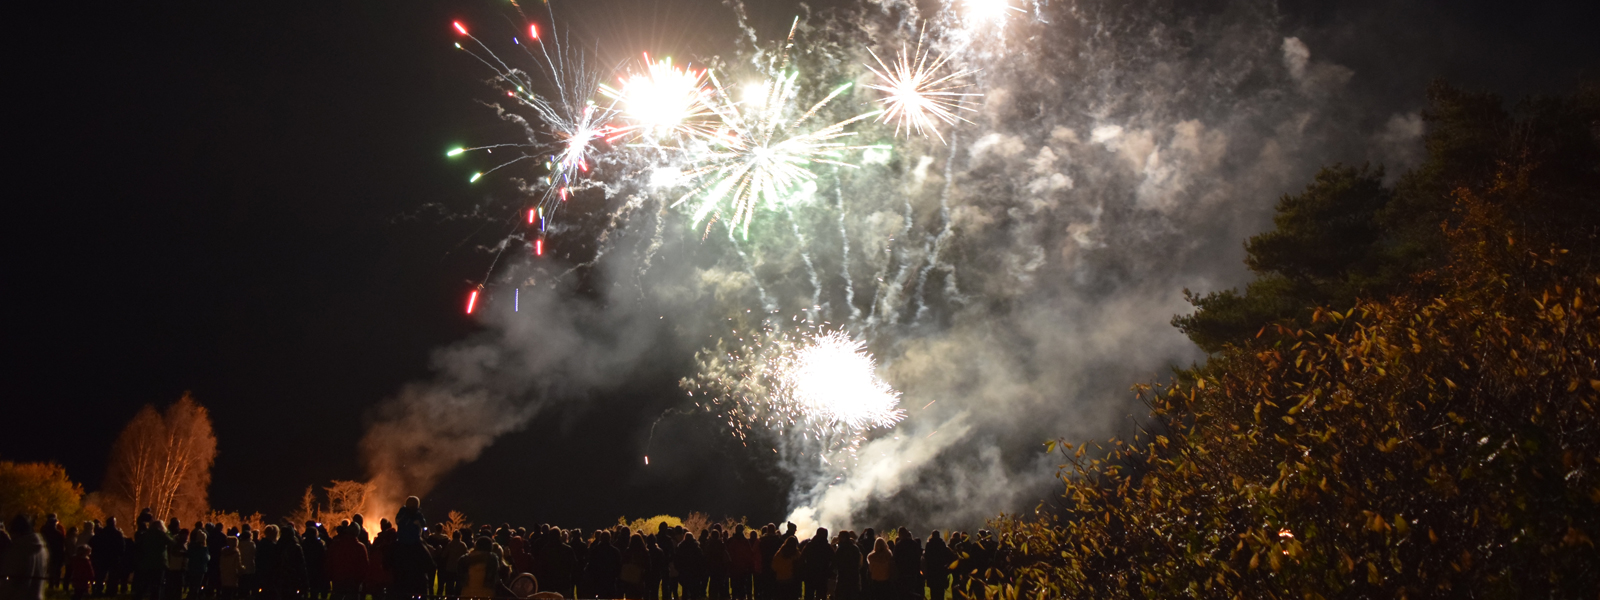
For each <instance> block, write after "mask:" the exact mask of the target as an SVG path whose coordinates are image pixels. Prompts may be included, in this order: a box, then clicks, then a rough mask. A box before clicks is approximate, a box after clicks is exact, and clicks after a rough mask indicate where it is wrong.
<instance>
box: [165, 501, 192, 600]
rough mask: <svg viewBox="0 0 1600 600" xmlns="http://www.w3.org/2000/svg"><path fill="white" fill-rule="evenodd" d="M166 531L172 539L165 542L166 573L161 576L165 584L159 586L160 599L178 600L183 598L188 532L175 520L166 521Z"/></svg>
mask: <svg viewBox="0 0 1600 600" xmlns="http://www.w3.org/2000/svg"><path fill="white" fill-rule="evenodd" d="M167 531H170V532H172V537H171V538H168V540H169V541H168V542H167V572H166V574H165V575H163V576H162V580H163V581H164V582H165V584H164V585H162V586H161V597H162V598H165V599H166V600H180V599H181V598H183V584H184V572H185V569H184V566H185V565H186V563H185V562H184V561H185V560H187V558H188V557H187V553H186V552H185V551H186V550H188V548H189V530H187V529H184V528H182V527H181V526H179V525H178V520H177V519H172V520H170V521H167Z"/></svg>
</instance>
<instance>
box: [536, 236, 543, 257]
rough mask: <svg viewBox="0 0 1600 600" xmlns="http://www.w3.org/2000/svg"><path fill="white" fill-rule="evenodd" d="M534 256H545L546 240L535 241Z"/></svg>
mask: <svg viewBox="0 0 1600 600" xmlns="http://www.w3.org/2000/svg"><path fill="white" fill-rule="evenodd" d="M533 255H534V256H544V238H538V239H535V240H533Z"/></svg>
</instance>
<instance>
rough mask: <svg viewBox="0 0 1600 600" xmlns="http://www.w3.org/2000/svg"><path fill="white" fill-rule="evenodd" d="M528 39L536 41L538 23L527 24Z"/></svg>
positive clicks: (537, 37)
mask: <svg viewBox="0 0 1600 600" xmlns="http://www.w3.org/2000/svg"><path fill="white" fill-rule="evenodd" d="M528 37H529V38H532V39H536V40H537V39H539V24H538V23H529V24H528Z"/></svg>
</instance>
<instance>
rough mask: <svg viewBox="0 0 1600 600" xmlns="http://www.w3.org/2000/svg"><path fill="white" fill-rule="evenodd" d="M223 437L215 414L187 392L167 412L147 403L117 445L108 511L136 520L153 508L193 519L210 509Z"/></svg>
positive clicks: (109, 473)
mask: <svg viewBox="0 0 1600 600" xmlns="http://www.w3.org/2000/svg"><path fill="white" fill-rule="evenodd" d="M216 457H217V437H216V435H215V434H214V433H213V432H212V430H211V416H210V414H209V413H208V412H207V411H206V408H205V407H204V406H201V405H200V403H198V402H195V401H194V397H193V396H190V395H189V394H187V393H186V394H184V395H183V397H182V398H180V399H178V401H177V402H174V403H173V404H172V405H171V406H168V407H167V409H166V411H165V412H164V413H158V412H157V411H156V409H155V407H154V406H150V405H145V407H144V408H143V409H140V411H139V413H138V414H136V415H134V417H133V420H132V421H129V422H128V426H127V427H125V428H123V430H122V434H121V435H119V436H117V442H116V444H115V445H113V446H112V448H111V460H110V461H109V464H108V466H107V468H106V481H105V485H104V486H103V488H104V489H103V490H102V492H101V496H102V499H103V500H102V501H103V502H104V503H105V509H106V511H107V512H108V513H109V514H111V515H113V516H116V517H120V518H123V519H126V520H127V522H131V521H132V520H133V519H134V518H135V517H136V516H137V515H138V513H139V511H140V510H142V509H145V508H149V509H150V510H151V512H152V513H153V514H154V515H155V516H156V518H159V519H168V518H172V517H177V518H179V519H180V520H183V521H190V520H194V519H197V518H199V517H201V516H202V515H205V514H206V513H207V512H209V502H208V501H207V497H206V490H207V488H209V487H210V486H211V463H212V462H213V461H215V460H216Z"/></svg>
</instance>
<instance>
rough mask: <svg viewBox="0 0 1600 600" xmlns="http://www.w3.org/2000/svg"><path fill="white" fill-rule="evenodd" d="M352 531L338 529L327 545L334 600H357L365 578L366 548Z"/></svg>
mask: <svg viewBox="0 0 1600 600" xmlns="http://www.w3.org/2000/svg"><path fill="white" fill-rule="evenodd" d="M354 529H355V526H354V525H345V526H342V527H340V528H339V534H338V535H336V536H334V538H333V541H332V542H330V543H329V544H328V557H327V573H328V579H329V581H330V582H331V583H332V584H333V598H334V600H359V599H360V598H361V584H362V582H364V581H365V580H366V578H367V547H366V546H363V545H361V539H360V538H359V537H357V536H356V533H355V531H354ZM453 591H454V590H452V591H451V592H447V594H448V593H453Z"/></svg>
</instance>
